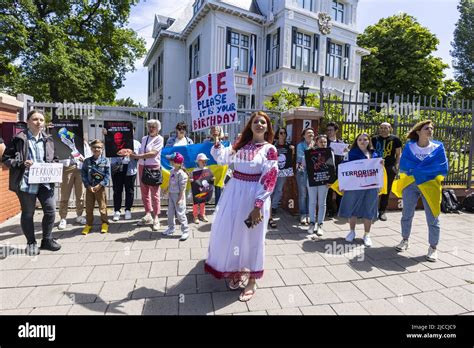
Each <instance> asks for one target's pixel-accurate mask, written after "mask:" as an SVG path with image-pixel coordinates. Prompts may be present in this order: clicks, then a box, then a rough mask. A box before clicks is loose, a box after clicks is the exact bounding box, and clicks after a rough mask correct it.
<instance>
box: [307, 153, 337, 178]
mask: <svg viewBox="0 0 474 348" xmlns="http://www.w3.org/2000/svg"><path fill="white" fill-rule="evenodd" d="M304 156H305V160H306V170H307V171H308V183H309V186H311V187H312V186H322V185H326V184H330V183H333V182H334V181H335V180H336V166H335V164H334V156H333V152H332V151H331V149H330V148H324V149H309V150H306V151H305V152H304Z"/></svg>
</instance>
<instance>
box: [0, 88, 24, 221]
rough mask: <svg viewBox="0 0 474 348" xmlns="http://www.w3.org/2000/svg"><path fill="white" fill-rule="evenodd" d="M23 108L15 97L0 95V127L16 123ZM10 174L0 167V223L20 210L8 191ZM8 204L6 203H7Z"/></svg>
mask: <svg viewBox="0 0 474 348" xmlns="http://www.w3.org/2000/svg"><path fill="white" fill-rule="evenodd" d="M22 108H23V102H21V101H18V100H17V99H16V98H15V97H12V96H9V95H7V94H3V93H0V127H1V124H2V123H3V122H17V121H18V110H20V109H22ZM9 177H10V173H9V170H8V168H7V167H5V166H4V165H0V197H1V198H2V199H1V201H2V204H0V223H2V222H4V221H5V220H7V219H9V218H11V217H13V216H15V215H17V214H18V213H19V212H20V211H21V209H20V202H19V201H18V198H17V196H16V194H15V193H14V192H12V191H9V190H8V180H9ZM7 202H8V203H7Z"/></svg>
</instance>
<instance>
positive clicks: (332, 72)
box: [327, 42, 344, 79]
mask: <svg viewBox="0 0 474 348" xmlns="http://www.w3.org/2000/svg"><path fill="white" fill-rule="evenodd" d="M327 49H328V52H329V61H328V64H329V76H330V77H333V78H336V79H342V72H343V68H344V47H343V44H340V43H337V42H331V45H330V47H328V48H327ZM339 52H340V54H339Z"/></svg>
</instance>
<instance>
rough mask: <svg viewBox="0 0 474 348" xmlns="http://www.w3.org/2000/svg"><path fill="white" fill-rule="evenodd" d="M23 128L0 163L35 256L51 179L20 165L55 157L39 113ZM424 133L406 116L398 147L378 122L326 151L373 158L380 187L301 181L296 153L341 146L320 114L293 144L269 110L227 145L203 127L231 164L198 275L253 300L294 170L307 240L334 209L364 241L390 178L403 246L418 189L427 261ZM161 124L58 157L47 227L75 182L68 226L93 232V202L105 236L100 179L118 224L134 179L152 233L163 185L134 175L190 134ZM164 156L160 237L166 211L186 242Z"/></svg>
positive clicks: (351, 236) (178, 170)
mask: <svg viewBox="0 0 474 348" xmlns="http://www.w3.org/2000/svg"><path fill="white" fill-rule="evenodd" d="M27 125H28V127H27V130H25V131H22V132H20V133H19V134H17V135H16V136H15V137H14V138H13V140H12V142H11V144H10V145H9V146H7V148H6V149H4V146H3V141H0V150H2V151H3V150H5V152H4V154H3V156H2V157H1V158H2V162H3V163H4V164H5V165H6V166H7V167H8V168H9V169H10V182H9V188H10V190H12V191H14V192H15V193H16V194H17V196H18V199H19V201H20V204H21V228H22V231H23V233H24V235H25V237H26V239H27V248H26V253H27V254H28V255H37V254H39V253H40V249H45V250H51V251H57V250H59V249H60V248H61V245H60V244H59V243H58V242H57V240H56V239H54V238H53V234H52V230H53V225H54V222H55V215H56V202H55V198H54V184H48V183H46V184H30V183H29V182H28V174H29V168H30V167H31V166H32V165H33V164H34V163H52V162H57V159H56V158H55V157H54V143H53V140H52V137H51V136H50V135H48V134H47V133H46V132H45V131H44V129H45V119H44V115H43V114H42V113H41V112H40V111H37V110H33V111H31V112H29V113H28V115H27ZM433 129H434V124H433V122H431V121H430V120H426V121H422V122H419V123H417V124H416V125H415V126H414V127H413V128H412V129H411V131H410V132H409V134H408V135H407V140H408V142H407V143H406V144H405V146H404V148H403V151H402V141H401V140H400V139H399V138H398V137H396V136H395V135H393V134H391V133H392V127H391V125H390V124H389V123H385V122H384V123H382V124H381V125H380V126H379V134H378V135H376V136H371V135H369V134H367V133H365V132H362V133H360V134H358V135H357V137H356V138H355V140H354V142H353V143H352V144H347V150H346V151H345V153H344V155H341V154H339V155H334V153H333V151H332V150H331V153H332V156H333V160H334V163H335V167H336V173H337V167H338V166H339V165H341V163H346V162H349V161H355V160H364V159H373V158H377V159H380V161H381V165H383V167H384V168H385V172H386V182H387V187H386V191H385V192H382V191H381V189H380V188H369V189H365V190H346V191H344V192H340V191H339V190H338V189H337V185H336V186H335V185H334V183H328V184H327V185H326V184H325V185H321V186H310V184H309V180H308V171H307V169H306V161H305V151H307V150H310V149H318V148H329V149H331V143H333V142H337V143H343V141H342V140H341V139H340V138H338V136H337V134H338V131H339V126H338V125H337V124H336V123H334V122H329V123H328V124H327V125H326V127H325V129H324V130H325V132H324V133H321V134H316V131H315V129H313V128H311V127H310V128H306V129H304V130H303V132H302V134H301V141H300V142H299V143H298V144H297V145H296V147H295V146H293V145H292V144H290V143H289V142H288V141H287V139H288V134H287V130H286V128H285V127H279V128H278V130H277V132H276V134H274V130H273V127H272V124H271V122H270V118H269V117H268V116H267V115H266V114H265V113H264V112H261V111H259V112H255V113H253V114H252V116H251V117H250V120H249V121H248V123H247V124H246V125H245V128H244V130H243V131H242V133H241V134H239V136H238V139H236V141H235V142H234V143H233V144H230V145H228V146H225V145H224V142H222V140H223V138H224V135H223V131H222V128H221V127H218V126H216V127H212V128H211V130H210V134H209V138H208V139H206V140H205V142H211V143H212V144H211V146H212V147H211V156H212V157H213V158H214V159H215V161H216V162H217V163H218V164H220V165H228V166H229V167H230V168H232V175H231V176H232V179H230V180H226V184H225V187H218V186H217V183H216V187H215V202H216V209H215V216H214V221H213V224H212V229H211V235H210V242H209V250H208V257H207V260H206V263H205V270H206V272H208V273H211V274H213V275H214V276H215V277H217V278H227V279H228V280H229V282H228V285H229V287H230V288H231V289H241V290H242V291H241V293H240V295H239V300H241V301H248V300H250V299H251V298H252V296H253V295H254V293H255V291H256V279H258V278H261V277H262V276H263V272H264V256H265V235H266V232H267V230H268V228H276V227H277V222H276V220H275V219H274V217H275V216H276V215H278V214H279V206H280V201H281V200H282V196H283V191H284V190H283V188H284V187H285V183H286V182H287V180H288V178H289V177H291V176H295V179H296V183H297V187H298V209H299V222H300V224H301V225H302V226H307V231H308V234H309V235H310V237H311V238H312V239H314V240H317V239H319V238H321V237H323V236H324V221H325V220H327V219H331V218H333V217H335V216H338V217H343V218H347V219H348V222H349V229H348V234H347V236H346V241H348V242H353V241H354V240H355V238H356V231H355V228H356V222H357V219H362V221H363V226H364V234H363V243H364V245H365V247H371V246H372V245H373V242H372V240H371V234H370V229H371V226H372V224H373V223H374V222H375V221H376V220H378V219H379V220H381V221H386V220H387V216H386V213H385V212H386V209H387V206H388V200H389V193H390V192H391V191H392V186H394V187H393V188H394V190H393V191H394V193H395V189H396V190H397V192H398V193H399V194H400V196H401V198H402V200H403V211H402V218H401V237H402V240H401V242H400V243H399V244H398V245H397V246H396V249H397V250H398V251H400V252H402V251H404V250H406V249H408V247H409V237H410V232H411V227H412V220H413V216H414V212H415V208H416V204H417V202H418V199H419V198H420V197H421V198H422V201H423V206H424V211H425V214H426V221H427V224H428V230H429V238H428V239H429V248H428V253H427V255H426V258H427V260H428V261H436V260H437V244H438V241H439V237H440V227H439V210H437V209H433V204H432V200H430V199H428V198H429V192H428V191H429V190H430V189H431V190H433V189H434V190H437V189H440V185H441V181H442V179H443V178H444V177H446V176H447V172H448V165H447V159H446V154H445V150H444V146H443V144H442V143H441V142H439V141H436V140H433ZM160 130H161V123H160V121H158V120H154V119H152V120H149V121H148V122H147V135H146V136H144V137H143V138H142V139H141V142H139V141H136V140H134V145H133V149H126V150H125V151H121V152H119V154H120V156H119V157H113V158H111V159H108V158H106V157H105V156H104V143H103V142H102V141H101V140H98V139H97V140H93V141H92V142H91V143H90V146H89V144H87V143H85V144H84V145H85V146H84V149H85V154H84V156H80V157H71V158H70V159H68V160H63V161H62V163H63V166H64V169H63V181H62V184H61V188H60V200H59V216H60V221H59V225H58V229H60V230H63V229H65V228H66V227H67V221H66V216H67V212H68V202H69V198H70V195H71V193H72V190H73V189H74V192H75V197H76V206H75V209H76V215H77V217H76V222H77V223H79V224H83V225H84V228H83V230H82V234H84V235H87V234H88V233H90V232H91V231H92V228H93V220H94V207H95V203H96V201H97V205H98V208H99V214H100V220H101V228H100V231H101V232H102V233H107V232H108V228H109V214H108V211H107V195H106V187H107V186H109V184H110V183H111V184H112V188H113V207H114V213H113V217H112V220H113V221H119V220H120V219H121V217H122V215H124V219H125V220H131V219H132V214H131V210H132V206H133V200H134V195H135V192H134V189H135V181H136V177H137V175H138V176H139V178H140V190H141V196H142V200H143V205H144V208H145V214H144V216H143V217H142V218H141V219H140V220H139V221H138V225H139V226H145V225H151V226H152V230H153V231H158V230H159V229H160V222H159V219H158V217H159V214H160V211H161V201H160V196H161V194H162V192H160V185H159V184H158V185H155V184H153V183H152V184H150V185H148V184H145V183H144V181H145V182H148V180H144V178H145V177H148V178H151V179H149V180H152V179H153V177H154V176H156V174H159V173H160V170H161V152H162V149H163V147H164V146H166V147H175V146H186V145H191V144H193V141H192V139H190V138H189V137H188V136H187V135H186V134H187V125H186V124H185V123H183V122H180V123H178V124H177V126H176V136H173V137H170V138H169V139H168V140H167V142H166V144H165V142H164V139H163V137H162V136H161V135H160V134H159V133H160ZM0 140H1V139H0ZM167 159H168V160H169V161H170V163H171V166H172V169H171V171H170V177H169V185H168V187H167V194H168V210H167V215H168V227H167V229H166V230H165V231H164V232H163V234H164V235H167V236H169V235H172V234H174V233H175V228H176V227H175V218H177V219H178V221H179V223H180V225H181V235H180V240H181V241H185V240H186V239H187V238H188V237H189V223H188V220H187V217H186V186H187V183H188V181H192V180H193V175H192V174H189V173H187V172H186V170H185V168H184V158H183V156H182V155H181V154H180V153H179V152H173V153H171V154H170V155H167ZM208 160H209V158H208V157H207V156H206V155H205V154H204V153H200V154H199V155H198V156H197V158H196V165H197V166H196V168H197V169H199V170H206V169H207V167H206V163H207V161H208ZM285 161H291V163H294V164H295V165H294V166H290V167H288V166H285ZM293 170H294V171H293ZM208 174H209V175H210V178H211V179H210V180H211V181H212V180H214V179H213V177H212V173H208ZM142 179H143V180H142ZM336 179H337V178H336ZM395 179H397V180H396V181H395ZM394 181H395V184H394ZM427 183H431V184H427ZM430 185H431V186H430ZM433 185H434V186H433ZM436 185H438V186H436ZM428 186H429V187H428ZM84 191H85V217H84V216H83V212H84V200H83V197H84ZM123 192H125V204H124V206H123V207H124V214H122V194H123ZM431 192H432V191H431ZM37 200H38V201H39V202H40V204H41V208H42V210H43V219H42V232H43V236H42V240H41V245H40V246H39V247H38V246H37V242H36V237H35V232H34V223H33V215H34V211H35V208H36V201H37ZM193 203H194V204H193V211H192V212H193V222H194V223H196V224H198V223H200V222H207V221H208V219H207V218H206V204H205V203H202V202H200V203H198V202H193Z"/></svg>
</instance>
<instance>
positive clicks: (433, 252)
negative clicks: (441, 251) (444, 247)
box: [426, 246, 438, 262]
mask: <svg viewBox="0 0 474 348" xmlns="http://www.w3.org/2000/svg"><path fill="white" fill-rule="evenodd" d="M426 259H427V260H428V261H430V262H436V261H437V260H438V249H433V248H432V247H431V246H430V247H429V248H428V254H427V255H426Z"/></svg>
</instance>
